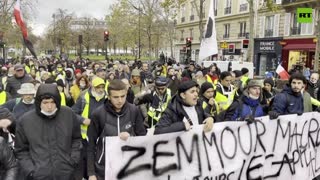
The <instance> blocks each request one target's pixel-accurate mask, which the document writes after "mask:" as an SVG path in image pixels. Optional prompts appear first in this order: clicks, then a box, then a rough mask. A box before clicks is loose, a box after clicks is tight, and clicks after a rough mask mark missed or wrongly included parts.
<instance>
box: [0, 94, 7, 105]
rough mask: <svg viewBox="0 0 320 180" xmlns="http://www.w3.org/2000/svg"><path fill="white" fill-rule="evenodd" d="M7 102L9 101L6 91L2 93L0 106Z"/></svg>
mask: <svg viewBox="0 0 320 180" xmlns="http://www.w3.org/2000/svg"><path fill="white" fill-rule="evenodd" d="M6 101H7V93H6V91H2V92H1V93H0V105H2V104H4V103H6Z"/></svg>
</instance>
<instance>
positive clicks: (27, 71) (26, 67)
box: [24, 66, 30, 74]
mask: <svg viewBox="0 0 320 180" xmlns="http://www.w3.org/2000/svg"><path fill="white" fill-rule="evenodd" d="M24 69H25V70H26V73H28V74H30V67H29V66H24Z"/></svg>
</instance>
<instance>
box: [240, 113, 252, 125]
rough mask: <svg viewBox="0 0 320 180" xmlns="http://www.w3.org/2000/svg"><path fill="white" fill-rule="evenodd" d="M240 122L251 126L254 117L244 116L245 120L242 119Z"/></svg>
mask: <svg viewBox="0 0 320 180" xmlns="http://www.w3.org/2000/svg"><path fill="white" fill-rule="evenodd" d="M241 121H246V122H248V124H251V123H253V122H254V117H253V116H252V115H249V116H246V117H245V118H242V119H241Z"/></svg>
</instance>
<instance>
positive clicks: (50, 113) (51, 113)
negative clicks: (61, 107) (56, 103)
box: [41, 108, 58, 116]
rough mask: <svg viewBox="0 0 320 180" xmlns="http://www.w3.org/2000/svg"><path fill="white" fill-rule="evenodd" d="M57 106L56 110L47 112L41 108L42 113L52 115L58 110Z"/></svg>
mask: <svg viewBox="0 0 320 180" xmlns="http://www.w3.org/2000/svg"><path fill="white" fill-rule="evenodd" d="M57 110H58V109H57V108H56V109H55V110H53V111H52V112H45V111H44V110H42V109H41V113H42V114H43V115H45V116H52V115H54V114H55V113H56V112H57Z"/></svg>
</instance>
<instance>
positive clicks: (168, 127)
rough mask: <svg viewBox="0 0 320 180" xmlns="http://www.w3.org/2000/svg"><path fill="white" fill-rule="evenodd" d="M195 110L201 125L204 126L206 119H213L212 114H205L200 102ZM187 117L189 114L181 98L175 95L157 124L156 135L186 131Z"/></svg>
mask: <svg viewBox="0 0 320 180" xmlns="http://www.w3.org/2000/svg"><path fill="white" fill-rule="evenodd" d="M195 108H196V111H197V113H198V120H199V124H202V123H203V121H204V120H205V119H206V118H208V117H211V116H210V114H207V113H205V112H204V110H203V109H202V105H201V102H200V101H198V104H197V105H196V107H195ZM187 116H188V115H187V113H186V112H185V110H184V109H183V101H182V99H181V97H180V96H179V95H175V96H174V97H172V99H171V102H170V103H169V105H168V107H167V109H166V110H165V111H164V112H163V114H162V116H161V118H160V120H159V122H158V123H157V124H156V126H155V131H154V134H164V133H171V132H179V131H184V130H185V125H184V122H183V119H184V117H187ZM187 119H188V118H187Z"/></svg>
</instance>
